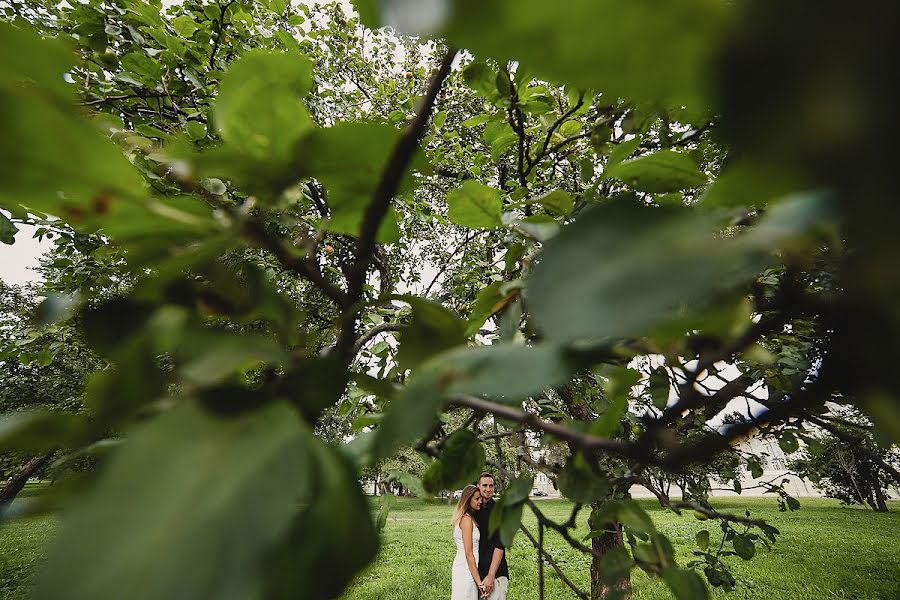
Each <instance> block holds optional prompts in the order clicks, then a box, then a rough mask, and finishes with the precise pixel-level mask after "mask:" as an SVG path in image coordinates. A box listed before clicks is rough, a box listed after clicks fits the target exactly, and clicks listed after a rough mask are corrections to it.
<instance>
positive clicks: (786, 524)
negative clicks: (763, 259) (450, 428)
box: [0, 498, 900, 600]
mask: <svg viewBox="0 0 900 600" xmlns="http://www.w3.org/2000/svg"><path fill="white" fill-rule="evenodd" d="M801 502H802V507H801V509H800V510H799V511H796V512H785V513H782V512H779V511H778V508H777V504H776V502H775V500H774V499H769V498H735V499H727V500H726V499H715V501H714V505H715V507H716V508H718V509H720V510H732V511H740V512H743V511H744V510H745V509H749V510H750V511H751V513H752V515H753V516H754V517H759V518H764V519H766V520H768V521H769V522H771V523H772V524H773V525H775V526H776V527H777V528H778V529H780V530H781V532H782V534H783V535H782V537H781V538H779V540H778V542H777V543H776V544H775V545H774V546H773V547H772V549H771V550H766V549H764V548H760V550H759V551H758V552H757V555H756V556H755V557H754V558H753V560H751V561H747V562H745V561H742V560H740V559H738V558H737V557H731V564H732V565H733V569H732V572H733V573H734V575H735V577H736V578H737V580H738V584H737V587H736V588H735V589H734V590H733V591H731V592H730V593H726V592H723V591H720V590H714V593H713V597H714V598H722V599H729V600H732V599H733V600H738V599H740V600H744V599H759V600H763V599H765V600H806V599H810V600H812V599H815V600H830V599H840V600H850V599H853V600H900V502H897V501H894V502H891V503H890V512H888V513H883V514H878V513H874V512H871V511H869V510H865V509H862V508H859V507H842V506H841V505H840V504H839V503H838V502H837V501H836V500H830V499H821V498H815V499H814V498H807V499H801ZM641 504H642V505H643V506H644V508H645V509H647V510H648V511H650V512H651V513H652V516H653V518H654V520H655V522H656V523H657V527H658V528H659V529H660V530H661V531H662V532H663V533H665V534H666V535H667V536H669V539H670V540H671V541H672V542H673V544H674V545H675V547H676V551H677V556H678V560H679V562H680V564H685V563H687V562H688V561H689V560H690V558H691V554H690V553H691V550H692V548H693V545H694V535H695V534H696V532H697V531H699V530H700V529H703V528H710V529H711V530H712V532H713V541H714V542H715V541H716V538H717V530H715V529H714V526H715V525H714V524H713V523H710V522H708V521H707V522H701V521H698V520H696V519H695V518H694V517H693V516H691V515H687V514H686V515H684V516H678V515H675V514H672V513H670V512H666V511H663V510H662V509H660V508H659V507H658V505H657V506H656V507H655V508H654V506H653V504H652V503H651V502H650V501H649V500H647V501H643V500H642V501H641ZM538 506H539V507H540V508H541V509H542V510H543V511H544V512H545V514H547V515H548V516H550V517H551V518H554V519H556V520H559V521H564V520H565V519H566V518H567V517H568V514H569V511H570V507H571V505H570V504H569V503H568V502H566V501H562V500H543V501H540V502H539V503H538ZM374 508H377V506H375V507H374ZM451 511H452V509H451V507H449V506H447V505H446V504H445V503H429V502H425V501H421V500H415V499H405V498H401V499H397V503H396V505H395V506H394V508H393V509H392V511H391V513H390V516H389V518H388V521H387V524H386V526H385V528H384V531H383V551H382V553H381V554H380V555H379V557H378V558H377V559H376V561H375V562H374V563H373V564H372V565H370V566H369V567H368V568H367V569H366V570H364V571H363V572H362V573H360V574H359V575H358V577H357V578H356V580H355V582H354V583H353V584H352V586H351V587H350V589H349V590H348V591H347V592H346V594H345V595H344V596H343V598H342V600H422V599H426V598H427V599H429V600H432V599H433V600H441V599H446V598H449V595H450V563H451V562H452V560H453V554H454V546H453V541H452V538H451V534H450V523H449V521H450V515H451ZM586 517H587V514H586V513H583V514H582V516H581V518H579V526H578V532H577V534H578V537H579V538H580V537H583V536H584V535H585V534H586V533H587V525H586ZM524 522H525V525H526V526H527V527H529V529H531V530H532V531H534V529H535V519H534V517H533V515H530V513H528V511H527V510H526V517H525V519H524ZM57 523H58V518H57V517H54V516H39V517H32V518H29V519H25V520H18V521H13V522H7V523H2V524H0V600H13V599H20V598H25V597H26V596H27V593H28V589H29V587H30V586H31V584H32V582H33V581H34V578H35V577H36V574H37V572H38V569H39V567H40V563H41V560H42V556H43V549H44V548H45V546H46V544H47V543H48V541H49V540H50V539H51V538H52V535H53V532H54V530H55V528H56V526H57ZM546 541H547V545H548V548H549V549H550V552H551V553H552V554H553V555H554V556H555V557H557V560H558V562H559V563H560V565H561V566H562V567H563V568H564V569H565V571H566V572H567V574H568V575H569V576H570V577H571V578H572V579H573V581H575V582H576V583H577V584H578V585H580V586H581V587H583V588H586V587H587V586H588V580H589V569H590V561H589V559H588V558H587V557H585V556H583V555H581V554H580V553H578V552H577V551H574V550H572V549H570V548H569V547H568V546H567V545H566V543H565V542H564V541H563V540H562V539H561V538H559V537H557V536H556V535H555V534H554V535H551V534H549V533H548V534H547V539H546ZM509 558H510V563H509V566H510V577H511V581H512V583H511V588H510V595H509V600H536V599H537V597H538V591H537V565H536V562H535V551H534V549H533V548H532V547H531V545H530V544H529V542H528V540H527V539H525V537H524V536H522V535H521V533H520V534H519V535H518V536H516V539H515V542H514V544H513V547H512V548H511V549H510V554H509ZM546 573H547V594H546V598H547V599H548V600H563V599H565V600H569V599H571V598H573V597H574V595H573V594H572V592H571V591H570V590H569V589H568V588H566V587H565V585H564V584H563V583H562V582H561V581H560V580H559V579H557V577H556V576H555V575H554V574H553V572H552V569H550V568H549V567H547V568H546ZM633 586H634V597H635V599H636V600H656V599H663V598H666V599H668V598H670V597H671V596H670V595H669V594H668V592H667V589H666V587H665V586H664V585H663V583H662V582H661V581H658V580H655V579H651V578H649V577H648V576H646V575H644V574H643V573H642V572H639V571H635V572H633ZM298 597H299V596H298Z"/></svg>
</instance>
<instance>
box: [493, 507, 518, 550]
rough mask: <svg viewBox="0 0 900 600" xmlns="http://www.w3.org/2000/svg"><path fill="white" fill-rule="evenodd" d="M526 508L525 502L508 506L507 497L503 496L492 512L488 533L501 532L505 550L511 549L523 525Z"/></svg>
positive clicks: (501, 540)
mask: <svg viewBox="0 0 900 600" xmlns="http://www.w3.org/2000/svg"><path fill="white" fill-rule="evenodd" d="M524 508H525V504H524V502H520V503H516V504H507V501H506V496H505V495H504V496H501V497H500V500H498V501H497V503H496V504H495V505H494V509H493V510H492V511H491V518H490V520H489V522H488V532H489V533H490V534H493V533H494V532H495V531H499V536H500V543H501V544H503V546H504V547H505V548H511V547H512V543H513V540H514V539H515V536H516V532H517V531H518V530H519V525H521V523H522V511H523V509H524Z"/></svg>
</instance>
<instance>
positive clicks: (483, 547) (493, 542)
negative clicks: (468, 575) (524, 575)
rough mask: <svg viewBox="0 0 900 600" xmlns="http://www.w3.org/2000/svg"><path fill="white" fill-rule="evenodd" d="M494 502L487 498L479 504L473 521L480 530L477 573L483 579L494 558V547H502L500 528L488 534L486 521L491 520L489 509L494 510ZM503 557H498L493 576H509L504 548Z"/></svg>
mask: <svg viewBox="0 0 900 600" xmlns="http://www.w3.org/2000/svg"><path fill="white" fill-rule="evenodd" d="M495 504H496V502H494V501H493V500H488V501H487V502H485V503H484V504H482V505H481V510H479V511H478V512H476V513H475V523H477V524H478V530H479V531H480V532H481V539H480V540H478V575H479V576H480V577H481V578H482V579H484V578H485V577H487V574H488V571H490V570H491V559H493V558H494V548H503V544H502V543H501V542H500V530H499V529H498V530H497V531H495V532H494V535H488V531H490V530H489V529H488V523H489V522H490V520H491V511H492V510H494V505H495ZM503 549H504V552H503V558H501V559H500V565H499V566H498V567H497V573H496V574H495V575H494V577H495V578H496V577H506V578H507V579H508V578H509V567H507V566H506V552H505V548H503Z"/></svg>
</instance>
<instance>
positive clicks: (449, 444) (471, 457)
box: [422, 429, 485, 493]
mask: <svg viewBox="0 0 900 600" xmlns="http://www.w3.org/2000/svg"><path fill="white" fill-rule="evenodd" d="M484 461H485V453H484V448H483V447H482V446H481V442H480V441H479V440H478V436H477V435H475V433H474V432H473V431H472V430H470V429H459V430H457V431H455V432H453V433H452V434H451V435H450V437H448V438H447V441H446V442H445V445H444V449H443V451H442V452H441V456H440V458H439V459H438V460H436V461H434V462H433V463H431V465H429V467H428V470H427V471H426V472H425V476H424V477H423V478H422V484H423V485H424V486H425V490H426V491H428V492H431V493H437V492H439V491H441V490H452V489H456V488H458V487H461V486H464V485H466V484H469V483H472V482H473V481H475V479H476V478H477V477H478V474H479V473H480V472H481V470H482V469H484Z"/></svg>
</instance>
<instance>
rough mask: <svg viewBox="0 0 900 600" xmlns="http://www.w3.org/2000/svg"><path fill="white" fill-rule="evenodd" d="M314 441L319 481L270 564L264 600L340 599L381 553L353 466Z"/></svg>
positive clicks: (322, 444)
mask: <svg viewBox="0 0 900 600" xmlns="http://www.w3.org/2000/svg"><path fill="white" fill-rule="evenodd" d="M310 443H311V450H312V451H313V456H314V458H315V464H316V471H315V480H314V481H312V482H311V486H310V488H309V489H306V490H304V494H303V495H304V499H305V500H306V502H305V503H304V505H303V507H302V512H301V513H300V514H299V515H298V517H297V518H296V520H295V521H294V523H293V525H292V527H291V531H290V534H289V536H288V538H287V540H286V541H285V542H284V543H283V545H282V546H280V547H278V548H276V549H274V551H273V552H271V553H270V556H269V557H268V559H267V561H266V563H267V572H268V577H267V581H266V587H267V590H266V594H265V596H264V597H265V598H268V599H271V600H281V599H283V598H294V597H297V596H298V594H300V595H302V597H303V598H305V599H308V600H331V599H333V598H337V597H339V596H340V595H341V592H342V591H343V590H344V588H345V587H346V586H347V584H348V583H349V582H350V579H351V578H352V577H353V575H355V574H356V572H357V571H358V570H359V569H361V568H362V567H364V566H365V565H366V564H368V563H369V561H371V560H372V559H373V558H374V557H375V555H376V553H377V552H378V546H379V540H378V532H377V530H376V528H375V524H374V523H373V522H372V519H371V516H370V513H369V505H368V503H367V502H366V499H365V497H364V496H363V494H362V488H361V487H360V485H359V480H358V479H357V473H356V471H355V470H354V468H353V465H352V464H351V463H350V461H349V460H347V458H346V457H345V456H343V455H342V454H340V453H339V452H338V451H337V450H335V449H334V448H333V447H331V446H327V445H325V444H324V443H323V442H321V441H320V440H317V439H312V440H310ZM301 591H302V593H301Z"/></svg>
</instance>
